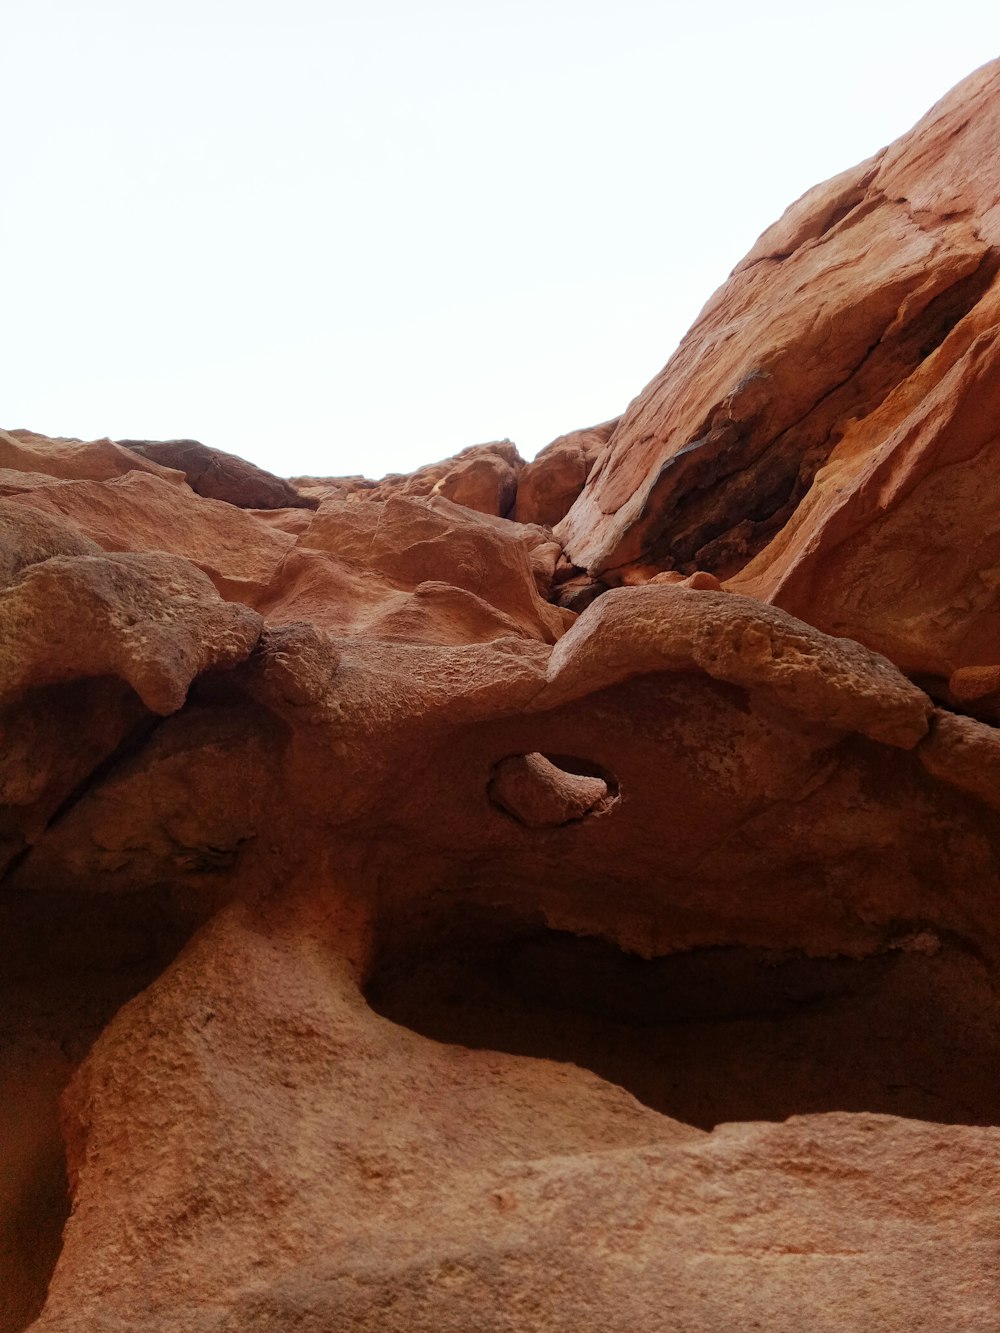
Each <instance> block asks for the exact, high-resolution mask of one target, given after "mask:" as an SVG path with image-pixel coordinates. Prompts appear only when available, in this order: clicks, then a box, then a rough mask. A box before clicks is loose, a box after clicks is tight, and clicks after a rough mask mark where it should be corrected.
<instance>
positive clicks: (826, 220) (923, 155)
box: [560, 64, 1000, 676]
mask: <svg viewBox="0 0 1000 1333" xmlns="http://www.w3.org/2000/svg"><path fill="white" fill-rule="evenodd" d="M998 133H1000V67H998V66H997V65H996V64H992V65H987V66H985V67H984V68H983V69H982V70H980V71H978V72H977V73H976V74H974V75H972V76H971V77H970V78H969V79H968V80H966V81H965V83H963V84H961V85H959V87H958V88H957V89H955V90H954V92H952V93H950V94H949V95H948V97H946V98H945V99H944V100H943V101H942V102H941V103H939V104H938V106H937V107H935V108H934V109H933V110H932V111H931V112H930V113H929V114H928V116H927V117H925V119H924V120H923V121H921V122H920V124H918V125H917V126H916V127H915V129H914V130H912V131H911V133H910V134H908V135H906V136H904V137H903V139H901V140H900V141H899V143H897V144H895V145H894V146H893V147H892V148H890V149H887V150H885V151H884V152H882V153H879V154H877V155H876V156H875V157H874V158H872V159H871V160H870V161H868V162H865V163H862V164H861V165H860V166H859V167H857V168H855V169H853V170H851V171H848V172H845V173H843V174H842V175H841V176H839V177H837V178H836V179H835V180H833V181H830V182H828V183H827V184H826V185H824V186H818V187H817V188H816V189H814V190H812V191H810V192H809V193H808V194H806V195H805V196H804V197H803V199H801V200H800V201H799V202H798V203H797V204H796V205H794V206H793V207H792V208H791V209H789V211H788V213H786V215H785V217H784V218H782V219H781V221H780V222H778V223H777V224H776V225H775V226H774V227H772V228H771V229H770V230H769V231H767V232H766V233H765V234H764V236H762V237H761V239H760V241H758V243H757V245H756V246H755V247H754V249H753V250H752V251H751V252H750V254H749V255H748V256H747V258H746V259H745V260H744V261H743V262H742V263H741V264H739V265H738V266H737V268H736V270H735V271H734V273H733V274H732V276H731V278H730V279H729V281H728V282H727V283H726V284H725V285H724V286H723V287H721V288H720V289H719V291H718V292H716V294H715V295H714V296H713V297H712V298H711V300H710V301H709V302H708V304H707V305H706V307H705V309H704V310H703V312H702V314H701V316H700V317H699V319H698V321H697V323H696V324H695V325H694V327H693V328H692V330H691V332H690V333H689V334H688V335H687V337H686V338H685V340H684V341H683V342H682V344H681V346H680V348H679V349H678V351H677V353H676V354H675V356H674V357H673V359H672V360H671V362H670V363H669V365H668V366H667V367H666V369H665V370H664V371H663V372H662V373H661V374H660V376H658V377H657V379H656V380H654V381H653V383H652V384H651V385H650V386H649V387H648V388H647V389H646V390H645V391H644V392H643V393H642V394H641V395H640V396H639V397H638V398H637V399H636V400H635V402H634V403H633V404H632V405H631V407H630V408H629V410H628V411H627V412H626V413H625V415H624V417H623V418H622V420H621V423H620V425H619V426H618V428H617V430H616V431H615V433H614V435H613V436H612V438H611V440H610V442H609V446H608V449H607V452H606V453H605V455H604V457H603V459H602V462H601V463H600V465H599V466H598V467H597V468H596V469H595V471H594V473H593V475H592V476H591V478H590V480H589V482H588V484H587V488H586V490H585V491H584V494H583V495H582V496H581V498H580V500H579V501H577V503H576V505H575V506H574V507H573V509H572V510H571V512H570V514H569V515H568V516H567V518H566V519H565V520H564V522H563V524H562V525H561V526H560V533H561V535H562V538H563V540H564V542H565V545H566V548H567V553H568V554H569V556H570V558H571V559H572V560H573V561H574V562H575V563H576V564H578V565H583V566H586V567H587V568H588V569H589V570H590V571H591V572H592V574H594V575H597V576H599V577H600V578H601V579H603V580H604V581H605V582H617V581H620V580H621V579H622V578H623V576H624V575H625V573H626V571H627V570H628V568H629V566H631V565H633V564H636V563H640V564H643V563H644V564H650V563H652V564H653V565H654V566H658V567H659V568H661V569H678V570H680V571H682V572H684V573H687V572H690V571H691V570H692V569H694V568H701V569H705V570H708V571H709V572H712V573H715V574H717V575H718V576H719V577H720V578H729V579H730V580H731V582H732V586H733V587H734V588H735V589H736V590H738V591H740V592H746V593H749V594H750V595H752V596H756V597H760V598H765V599H767V600H770V601H773V602H775V603H776V604H777V605H779V606H782V607H784V608H785V609H786V610H789V611H791V612H792V613H793V614H795V615H797V616H800V617H802V618H804V619H807V620H809V621H811V622H812V623H814V624H816V625H818V626H819V627H820V628H822V629H825V630H827V631H828V632H830V633H834V634H839V635H849V636H850V637H852V638H856V639H858V640H860V641H861V642H863V643H866V644H868V645H869V646H870V647H872V648H875V649H876V650H878V651H879V652H883V653H886V654H888V655H889V656H890V657H892V658H893V659H894V660H895V661H897V662H899V663H900V664H901V665H902V666H904V667H905V668H906V669H907V670H911V671H919V672H924V673H930V674H936V675H941V676H948V675H949V674H950V673H951V672H952V671H953V670H955V669H956V668H958V667H962V666H966V665H988V664H993V663H995V662H997V661H998V660H1000V642H998V635H1000V615H998V613H997V606H996V598H995V595H994V594H995V589H993V588H992V587H991V585H989V583H988V581H987V582H985V583H984V581H983V579H982V576H981V571H982V570H983V569H986V568H990V567H992V566H993V565H995V564H996V561H997V558H998V556H997V552H998V550H1000V547H998V543H1000V531H998V529H997V525H996V522H995V516H994V514H993V510H992V507H991V506H990V505H989V504H987V505H986V507H985V508H984V505H983V501H984V499H985V497H987V496H988V495H989V494H990V490H991V485H992V478H993V477H994V475H995V472H996V467H997V458H996V457H995V453H996V440H995V438H994V433H993V431H992V426H991V425H990V424H989V423H990V422H991V421H992V417H993V415H994V414H995V407H996V403H997V401H998V397H997V387H996V384H995V383H994V381H995V380H996V377H997V373H998V370H997V366H998V361H997V351H996V347H997V337H996V329H997V323H998V318H1000V311H998V306H997V301H998V299H1000V297H998V287H997V276H996V274H997V259H996V255H997V251H996V246H997V244H998V241H1000V178H998V177H997V173H996V171H995V169H994V163H993V154H992V148H991V145H992V144H993V143H995V142H996V138H997V135H998Z"/></svg>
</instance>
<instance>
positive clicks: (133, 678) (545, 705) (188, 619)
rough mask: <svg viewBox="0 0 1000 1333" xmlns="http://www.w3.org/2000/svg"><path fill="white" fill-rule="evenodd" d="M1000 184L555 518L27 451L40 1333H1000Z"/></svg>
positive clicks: (508, 489)
mask: <svg viewBox="0 0 1000 1333" xmlns="http://www.w3.org/2000/svg"><path fill="white" fill-rule="evenodd" d="M998 143H1000V63H997V64H993V65H989V66H986V67H984V68H983V69H982V70H979V71H978V72H976V73H975V74H973V75H972V76H971V77H970V78H969V79H968V80H966V81H965V82H964V83H963V84H961V85H960V86H959V87H958V88H957V89H955V90H954V91H953V92H952V93H951V94H949V95H948V96H947V97H946V98H945V99H944V100H943V101H942V102H941V103H939V104H938V106H936V107H935V108H933V109H932V111H931V112H930V113H929V114H928V115H927V117H925V119H924V120H923V121H921V122H920V123H919V124H918V125H917V126H916V127H915V129H914V130H912V131H911V132H910V133H909V134H908V135H906V136H904V137H903V138H902V139H901V140H900V141H899V142H898V143H896V144H894V145H892V146H891V147H890V148H888V149H885V150H883V151H882V152H880V153H878V154H876V155H875V156H874V157H873V158H872V159H870V160H869V161H868V162H865V163H863V164H861V166H859V167H857V168H856V169H853V170H851V171H847V172H845V173H843V175H841V176H840V177H838V178H836V179H835V180H833V181H830V182H828V183H827V184H826V185H823V186H819V187H817V188H816V189H814V190H812V191H810V192H809V193H808V194H807V195H806V196H804V198H803V199H801V200H800V201H799V202H798V203H796V204H794V205H793V206H792V207H791V208H790V209H789V211H788V212H787V213H786V214H785V216H784V217H783V218H782V219H781V220H780V221H779V222H778V223H776V224H775V226H773V227H772V228H771V229H770V230H769V231H768V232H766V233H765V234H764V236H763V237H761V239H760V240H759V241H758V242H757V244H756V246H755V247H754V249H753V250H752V251H751V252H750V254H749V255H748V257H747V258H746V259H745V260H744V261H743V262H742V263H741V264H739V265H738V266H737V268H736V269H735V270H734V272H733V274H732V275H731V277H730V279H729V280H728V281H727V282H726V283H725V284H724V285H723V287H722V288H720V290H719V291H718V292H717V293H716V294H715V295H714V296H713V297H712V298H711V300H710V301H709V303H708V305H707V306H706V307H705V309H704V311H703V312H702V314H701V316H700V317H699V319H698V321H697V323H696V324H695V326H694V328H693V329H692V330H691V332H690V333H689V334H688V336H687V338H686V339H685V340H684V342H683V343H682V344H681V346H680V348H679V349H678V351H677V352H676V354H675V355H674V357H673V358H672V359H671V361H670V362H669V363H668V365H667V366H666V368H665V369H664V370H663V371H662V373H661V374H660V375H659V376H657V378H656V379H655V380H654V381H653V383H652V384H651V385H649V386H648V388H646V389H645V390H643V391H642V392H641V393H640V394H639V396H638V397H637V398H636V399H635V400H634V402H633V403H632V404H631V405H630V406H629V407H628V409H627V410H626V411H625V412H624V414H623V415H622V416H621V417H619V418H616V419H615V420H613V421H609V422H605V423H603V424H601V425H598V426H595V427H593V428H591V429H588V430H578V431H572V432H569V433H567V434H566V435H564V436H561V437H560V438H559V439H558V440H556V441H554V442H553V444H552V445H550V446H549V448H548V449H547V450H544V451H543V452H542V453H541V454H540V455H539V456H538V457H537V458H536V459H535V460H534V461H533V462H531V463H527V464H526V463H525V462H524V460H523V459H522V458H521V457H520V455H519V454H518V452H517V450H516V448H515V447H514V446H513V445H512V444H511V443H510V442H509V441H500V442H496V443H492V444H486V445H477V446H474V447H472V448H470V449H467V450H465V451H463V453H461V454H459V455H456V456H455V457H453V458H449V459H446V460H444V461H442V462H440V463H435V464H432V465H429V466H428V467H425V468H422V469H420V470H418V471H417V472H415V473H413V474H411V475H408V476H390V477H386V478H383V479H382V480H381V481H379V482H374V481H369V480H367V479H365V478H361V477H325V478H316V477H312V478H303V477H300V478H294V479H292V480H290V481H286V480H282V479H279V478H276V477H271V476H269V475H268V474H266V473H264V472H262V471H261V470H260V469H259V468H256V467H253V466H252V465H250V464H247V463H245V462H244V461H243V460H240V459H237V458H233V457H232V456H229V455H223V454H220V453H219V452H218V451H216V450H213V449H211V448H209V447H207V446H205V445H203V444H201V443H199V442H198V441H191V440H181V441H177V440H174V441H161V442H156V441H134V440H133V441H119V442H114V441H111V440H100V441H95V442H90V443H84V442H81V441H78V440H65V439H58V440H56V439H47V438H45V437H42V436H38V435H35V434H33V433H31V432H30V431H26V430H12V431H9V432H0V802H2V805H0V874H2V884H0V994H2V1006H0V1024H2V1028H3V1040H2V1042H0V1333H22V1330H24V1329H27V1328H29V1327H30V1328H32V1329H33V1330H36V1331H37V1333H84V1331H86V1333H290V1331H291V1330H300V1331H301V1333H353V1331H354V1330H357V1331H358V1333H376V1331H377V1333H535V1331H536V1330H538V1331H540V1333H579V1331H580V1330H585V1331H590V1330H593V1331H594V1333H604V1331H605V1330H609V1331H610V1330H622V1333H625V1330H628V1333H722V1331H723V1330H725V1331H726V1333H729V1331H730V1330H732V1331H733V1333H735V1331H736V1330H740V1331H741V1333H742V1330H751V1329H761V1330H767V1331H768V1333H802V1330H808V1331H809V1333H856V1331H857V1330H866V1331H867V1330H873V1331H876V1330H877V1331H882V1330H907V1331H908V1333H909V1331H911V1330H912V1331H915V1330H921V1331H923V1333H946V1331H947V1333H955V1331H958V1333H989V1331H990V1330H1000V1075H998V1058H1000V999H998V991H997V981H998V969H1000V731H998V729H997V727H998V723H1000V507H998V504H997V496H998V493H1000V492H998V485H1000V342H998V337H997V334H998V332H1000V159H998V158H997V155H996V145H997V144H998Z"/></svg>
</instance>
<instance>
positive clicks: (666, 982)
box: [367, 905, 1000, 1129]
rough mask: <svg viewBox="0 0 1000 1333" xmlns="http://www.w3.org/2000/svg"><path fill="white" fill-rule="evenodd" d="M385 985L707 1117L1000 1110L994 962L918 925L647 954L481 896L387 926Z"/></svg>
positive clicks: (514, 1045)
mask: <svg viewBox="0 0 1000 1333" xmlns="http://www.w3.org/2000/svg"><path fill="white" fill-rule="evenodd" d="M404 935H406V936H408V938H404ZM367 995H368V999H369V1002H370V1003H371V1005H372V1007H373V1008H374V1009H376V1010H377V1011H378V1012H379V1013H380V1014H382V1015H383V1016H384V1017H387V1018H389V1019H391V1020H393V1021H394V1022H396V1023H399V1024H401V1025H403V1026H406V1027H409V1028H411V1029H413V1030H414V1031H417V1032H419V1033H421V1034H423V1035H425V1036H428V1037H432V1038H434V1039H436V1040H438V1041H442V1042H449V1043H455V1044H459V1045H463V1046H469V1047H474V1048H485V1049H494V1050H500V1051H505V1052H508V1053H510V1054H515V1055H525V1056H535V1057H542V1058H545V1059H550V1060H558V1061H566V1062H571V1063H573V1064H576V1065H580V1066H583V1067H585V1068H588V1069H591V1070H593V1071H594V1072H595V1073H597V1074H598V1075H600V1076H601V1077H602V1078H605V1079H607V1080H609V1081H611V1082H613V1083H617V1084H619V1085H620V1086H622V1087H624V1088H627V1089H628V1090H629V1091H630V1092H631V1093H632V1094H633V1095H634V1096H635V1097H636V1098H637V1099H638V1100H639V1101H641V1102H643V1103H645V1104H646V1105H647V1106H650V1107H652V1108H653V1109H655V1110H657V1111H660V1112H662V1113H663V1114H665V1115H669V1116H671V1117H673V1118H675V1119H678V1120H681V1121H684V1122H686V1123H688V1124H691V1125H696V1126H699V1127H701V1128H704V1129H710V1128H712V1127H713V1126H714V1125H717V1124H720V1123H722V1122H725V1121H734V1120H784V1119H785V1118H786V1117H788V1116H791V1115H796V1114H804V1113H809V1112H822V1111H855V1112H861V1111H868V1112H882V1113H886V1114H892V1115H898V1116H907V1117H911V1118H914V1119H920V1120H929V1121H937V1122H939V1123H943V1124H973V1125H988V1124H1000V1085H998V1080H997V1079H996V1077H995V1073H994V1068H995V1062H996V1058H997V1055H998V1053H1000V1006H998V1003H997V998H996V995H995V994H994V991H993V988H992V986H991V984H990V980H989V977H988V974H987V972H986V969H985V967H984V966H983V964H982V963H981V962H980V961H979V960H978V959H977V958H976V957H975V956H974V955H973V954H972V953H970V952H969V951H968V950H967V949H966V948H964V947H963V946H962V945H961V944H960V943H959V942H957V941H952V940H947V939H943V938H940V937H939V936H937V935H934V934H933V933H931V932H930V931H925V930H920V929H918V928H915V929H914V930H913V931H912V932H910V933H909V934H904V935H901V936H900V943H899V945H898V946H897V947H895V948H893V949H891V950H887V951H886V952H883V953H880V954H878V955H875V956H873V957H869V958H865V959H853V958H847V957H831V958H812V957H807V956H805V955H803V954H799V953H794V952H786V951H781V950H777V949H774V950H768V949H760V948H741V947H738V946H726V947H718V948H701V949H696V950H692V951H689V952H683V953H677V954H672V955H669V956H666V957H660V958H653V959H648V960H647V959H643V958H640V957H637V956H635V955H632V954H627V953H625V952H623V951H622V950H621V949H619V948H617V947H616V946H615V945H614V944H611V943H609V942H607V941H604V940H599V939H593V938H581V937H578V936H576V935H573V934H571V933H568V932H565V931H558V930H552V929H548V928H546V927H545V926H544V925H542V924H540V923H539V922H528V921H524V920H523V919H522V920H518V919H515V918H514V917H512V916H510V915H509V914H507V913H505V912H502V911H500V910H496V909H476V908H472V907H471V906H468V905H466V906H464V907H455V908H454V909H453V910H452V911H451V912H450V914H449V917H448V919H447V920H446V921H437V922H436V923H435V924H434V925H433V927H430V928H429V929H428V930H427V931H426V933H423V934H421V936H420V937H419V938H418V937H416V936H414V935H412V933H410V932H404V933H401V934H400V935H399V937H398V942H397V943H394V944H393V943H388V942H387V944H386V946H385V947H384V948H383V949H382V951H381V953H380V954H379V956H378V958H377V961H376V963H375V966H374V968H373V971H372V973H371V975H370V978H369V981H368V986H367Z"/></svg>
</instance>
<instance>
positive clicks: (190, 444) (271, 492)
mask: <svg viewBox="0 0 1000 1333" xmlns="http://www.w3.org/2000/svg"><path fill="white" fill-rule="evenodd" d="M118 443H119V444H120V445H122V446H123V447H124V448H126V449H129V450H131V451H132V453H134V454H138V455H139V456H140V457H141V458H146V459H149V460H151V461H152V462H154V463H158V464H159V465H160V466H162V467H167V468H174V469H176V470H177V471H178V472H183V473H184V476H185V477H186V478H187V483H188V485H189V486H190V487H191V489H192V490H193V491H194V492H195V493H196V494H197V495H204V496H206V497H207V498H208V499H210V500H225V501H226V503H227V504H231V505H237V506H238V507H239V508H240V509H289V508H290V509H315V508H317V506H318V503H319V502H318V501H317V500H315V499H312V498H310V497H308V496H302V495H300V494H299V493H298V491H297V490H296V489H295V487H294V486H293V485H292V484H291V483H290V482H287V481H284V480H282V478H281V477H275V476H273V475H272V474H271V473H270V472H265V471H264V469H263V468H259V467H256V466H255V465H254V464H253V463H248V462H247V461H246V459H244V458H238V457H237V456H236V455H235V454H227V453H225V452H224V451H223V450H222V449H210V448H209V447H208V446H207V445H205V444H201V443H200V442H199V441H198V440H119V441H118Z"/></svg>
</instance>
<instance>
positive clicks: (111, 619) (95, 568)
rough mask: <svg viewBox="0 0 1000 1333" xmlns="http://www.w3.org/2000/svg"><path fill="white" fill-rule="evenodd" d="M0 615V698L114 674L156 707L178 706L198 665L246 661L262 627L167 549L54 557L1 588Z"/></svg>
mask: <svg viewBox="0 0 1000 1333" xmlns="http://www.w3.org/2000/svg"><path fill="white" fill-rule="evenodd" d="M0 621H2V622H3V624H4V629H5V637H4V642H3V645H2V648H0V701H3V702H6V701H7V700H9V699H16V698H18V697H19V696H20V695H22V694H23V693H24V692H25V691H26V690H28V689H31V688H37V687H38V686H40V685H52V684H55V683H57V682H59V681H69V680H77V679H80V678H84V679H86V678H88V677H97V676H118V677H120V678H121V679H122V680H124V681H126V682H127V683H128V684H129V685H131V686H132V688H133V689H134V690H135V692H136V694H138V696H139V697H140V699H141V700H142V701H143V703H144V704H145V705H146V707H147V708H148V709H149V710H150V711H151V712H154V713H160V714H167V713H173V712H176V710H177V709H178V708H180V707H181V706H182V704H183V703H184V700H185V698H186V696H187V691H188V686H189V685H190V684H191V681H192V680H193V679H194V678H195V676H197V675H199V674H200V673H201V672H202V671H205V670H207V669H208V668H210V667H223V668H226V667H232V666H235V665H236V663H238V662H242V661H243V660H244V659H245V658H246V657H248V656H249V654H250V652H251V650H252V649H253V647H254V645H255V644H256V642H257V640H258V638H259V637H260V630H261V622H260V618H259V616H257V615H255V614H254V613H253V612H252V611H249V610H247V609H246V608H245V607H240V606H233V605H231V604H227V603H225V602H222V601H221V600H220V599H219V597H218V595H217V594H216V592H215V590H214V588H213V587H212V585H211V583H209V581H208V579H207V578H205V576H204V575H203V574H201V573H199V571H198V570H197V569H195V568H194V567H193V566H192V565H190V564H189V563H188V562H187V561H186V560H179V559H177V558H176V557H171V556H166V555H154V556H148V555H137V554H128V555H118V556H106V555H97V556H92V555H83V556H63V555H58V556H52V557H50V558H49V559H48V560H44V561H42V562H41V563H39V564H34V565H32V566H31V567H30V568H29V569H27V570H26V571H25V572H24V573H23V574H22V575H21V577H20V578H19V580H18V581H17V582H16V583H14V584H12V585H11V586H10V587H9V588H7V589H5V590H4V591H3V592H0Z"/></svg>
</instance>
